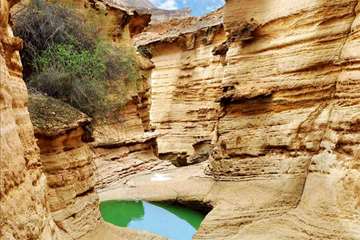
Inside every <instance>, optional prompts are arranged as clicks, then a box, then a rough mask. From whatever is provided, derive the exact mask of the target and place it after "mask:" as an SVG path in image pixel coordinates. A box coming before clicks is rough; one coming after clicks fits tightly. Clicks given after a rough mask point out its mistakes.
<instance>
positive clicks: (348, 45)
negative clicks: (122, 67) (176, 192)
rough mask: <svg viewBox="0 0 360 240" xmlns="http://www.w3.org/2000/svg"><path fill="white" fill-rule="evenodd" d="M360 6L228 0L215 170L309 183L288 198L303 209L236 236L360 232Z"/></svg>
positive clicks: (350, 235) (244, 177) (351, 235)
mask: <svg viewBox="0 0 360 240" xmlns="http://www.w3.org/2000/svg"><path fill="white" fill-rule="evenodd" d="M280 6H281V7H280ZM359 10H360V9H359V4H358V1H353V0H342V1H331V2H329V1H290V2H289V1H261V0H259V1H250V0H241V1H236V0H229V1H227V3H226V6H225V10H224V11H225V19H224V22H225V28H226V31H227V32H228V33H229V36H230V37H232V41H231V44H229V49H228V51H227V56H226V62H227V65H226V67H225V73H224V79H223V81H222V88H223V91H224V94H223V96H222V98H221V103H222V109H221V111H222V113H223V115H222V116H221V117H220V119H219V122H218V124H217V133H216V135H217V137H216V138H217V141H216V142H217V144H216V148H215V149H214V152H213V154H212V159H211V163H210V170H211V172H212V174H214V175H215V176H217V177H218V178H220V179H227V180H230V179H231V180H236V181H258V180H260V179H269V180H270V179H285V178H291V179H294V180H295V181H297V184H298V185H300V186H302V185H304V189H303V190H301V191H298V192H296V193H295V194H297V195H298V199H299V202H298V203H296V202H289V203H287V204H289V205H294V204H295V206H297V207H296V208H295V209H294V210H291V211H289V212H288V213H287V214H284V215H282V216H279V217H275V218H274V217H272V218H271V219H269V220H266V218H268V217H267V216H264V217H263V220H261V221H255V222H254V223H252V224H250V225H247V226H246V227H244V228H239V230H240V231H239V233H238V234H237V235H236V236H235V237H233V238H229V239H239V238H241V239H314V238H315V239H360V208H359V196H360V195H359V178H360V168H359V162H360V159H359V150H360V149H359V142H360V138H359V137H360V135H359V130H360V129H359V126H360V104H359V99H360V96H359V94H358V92H359V90H360V84H359V82H360V75H359V66H358V63H357V62H358V60H359V58H360V55H359V54H358V51H357V49H358V46H359V40H358V37H357V36H358V35H359V19H358V18H359V17H358V13H359ZM249 26H255V27H249ZM299 189H301V188H299ZM278 190H279V189H274V191H278ZM248 191H250V192H251V191H253V189H249V190H248ZM248 191H244V192H242V194H244V195H247V194H249V192H248ZM295 199H296V198H295ZM256 204H257V200H256V199H254V205H255V206H256ZM269 208H270V206H269ZM269 208H268V209H269ZM265 209H266V207H264V206H261V207H260V206H259V207H258V208H255V209H254V212H253V213H252V216H251V217H250V218H248V221H250V222H251V218H254V217H255V216H256V215H257V214H262V213H261V212H262V211H264V210H265ZM244 211H245V210H244ZM256 212H257V213H256ZM200 238H201V239H210V238H207V237H205V236H204V237H200ZM226 239H227V238H226Z"/></svg>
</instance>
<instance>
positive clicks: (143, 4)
mask: <svg viewBox="0 0 360 240" xmlns="http://www.w3.org/2000/svg"><path fill="white" fill-rule="evenodd" d="M103 1H104V2H105V3H106V4H108V5H111V6H116V7H118V8H121V9H123V10H126V11H128V12H134V11H137V12H139V13H149V14H151V22H152V23H156V22H166V21H169V20H171V19H180V18H186V17H189V16H190V15H191V10H190V9H188V8H185V9H179V10H165V9H159V8H157V7H156V6H155V5H154V4H153V3H152V2H150V1H148V0H103Z"/></svg>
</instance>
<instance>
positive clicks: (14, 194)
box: [0, 0, 55, 240]
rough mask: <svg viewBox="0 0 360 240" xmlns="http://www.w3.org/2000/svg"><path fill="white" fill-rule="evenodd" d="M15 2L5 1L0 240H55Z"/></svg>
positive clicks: (0, 36)
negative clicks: (12, 18) (12, 16)
mask: <svg viewBox="0 0 360 240" xmlns="http://www.w3.org/2000/svg"><path fill="white" fill-rule="evenodd" d="M13 4H14V1H10V2H8V1H5V0H1V1H0V81H1V84H0V89H1V90H0V106H1V108H0V123H1V131H0V134H1V137H0V139H1V144H0V155H1V156H0V238H1V239H4V240H7V239H9V240H10V239H43V240H50V239H53V236H54V229H55V227H54V223H53V222H52V220H51V217H50V215H49V214H48V209H47V200H46V197H45V189H46V178H45V175H44V174H43V173H42V170H41V162H40V155H39V149H38V147H37V145H36V140H35V138H34V132H33V127H32V123H31V121H30V117H29V113H28V110H27V101H28V95H27V89H26V86H25V83H24V82H23V80H22V78H21V77H22V73H21V70H22V66H21V62H20V57H19V54H18V51H17V50H19V49H20V48H21V45H22V42H21V40H20V39H18V38H16V37H13V34H12V30H11V27H10V26H9V24H8V23H9V8H10V7H11V6H12V5H13Z"/></svg>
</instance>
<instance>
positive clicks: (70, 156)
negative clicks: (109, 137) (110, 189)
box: [29, 94, 101, 240]
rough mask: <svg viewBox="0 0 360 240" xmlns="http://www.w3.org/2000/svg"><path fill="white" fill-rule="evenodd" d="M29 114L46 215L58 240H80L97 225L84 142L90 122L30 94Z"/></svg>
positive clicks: (55, 102) (89, 153) (91, 170)
mask: <svg viewBox="0 0 360 240" xmlns="http://www.w3.org/2000/svg"><path fill="white" fill-rule="evenodd" d="M29 112H30V116H31V120H32V122H33V124H34V129H35V137H36V138H37V139H38V146H39V148H40V159H41V163H42V166H43V172H44V173H45V176H46V179H47V188H46V198H47V201H48V203H49V211H50V213H51V216H52V217H53V219H54V222H55V224H56V225H57V227H58V228H59V238H60V239H64V240H66V239H79V238H80V237H82V236H84V235H85V234H87V233H88V232H90V231H93V230H94V229H95V227H96V226H97V225H98V224H99V223H100V218H101V216H100V211H99V199H98V196H97V194H96V192H95V188H94V186H95V173H94V172H95V165H94V160H93V153H92V151H91V149H90V146H89V144H87V141H89V140H92V139H91V133H89V132H88V129H89V125H90V118H88V117H87V116H86V115H85V114H83V113H81V112H79V111H78V110H76V109H74V108H73V107H71V106H69V105H67V104H65V103H63V102H61V101H59V100H56V99H53V98H51V97H46V96H43V95H40V94H31V95H30V99H29Z"/></svg>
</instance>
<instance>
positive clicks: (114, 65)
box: [14, 0, 140, 116]
mask: <svg viewBox="0 0 360 240" xmlns="http://www.w3.org/2000/svg"><path fill="white" fill-rule="evenodd" d="M14 29H15V34H17V35H18V36H20V37H21V38H22V39H23V40H24V49H23V50H22V52H21V57H22V61H23V64H24V72H25V75H24V76H25V81H26V82H27V84H28V86H29V87H32V88H34V89H37V90H39V91H41V92H43V93H45V94H47V95H49V96H52V97H55V98H58V99H61V100H62V101H65V102H67V103H69V104H70V105H72V106H74V107H76V108H78V109H79V110H81V111H83V112H85V113H87V114H88V115H90V116H99V115H103V116H105V115H107V113H109V112H112V111H114V109H118V108H120V107H121V106H123V105H124V104H125V103H126V102H127V101H128V99H129V97H130V95H131V94H132V93H134V92H136V91H137V89H138V85H137V84H138V80H139V79H140V74H139V72H140V69H139V67H138V64H137V62H136V60H135V56H134V53H133V52H132V51H130V50H129V49H125V48H119V47H114V46H113V45H111V44H109V43H106V42H105V41H104V40H102V39H99V38H97V37H96V34H94V32H93V31H92V29H93V27H89V26H88V24H86V21H85V19H82V18H81V16H80V15H79V16H77V15H76V13H75V12H74V11H73V10H70V9H68V8H66V7H64V6H61V5H58V4H53V3H46V2H45V1H44V0H37V1H34V2H33V4H31V5H30V6H29V7H27V8H25V9H24V10H22V11H21V12H20V13H18V14H17V15H16V17H15V27H14Z"/></svg>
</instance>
